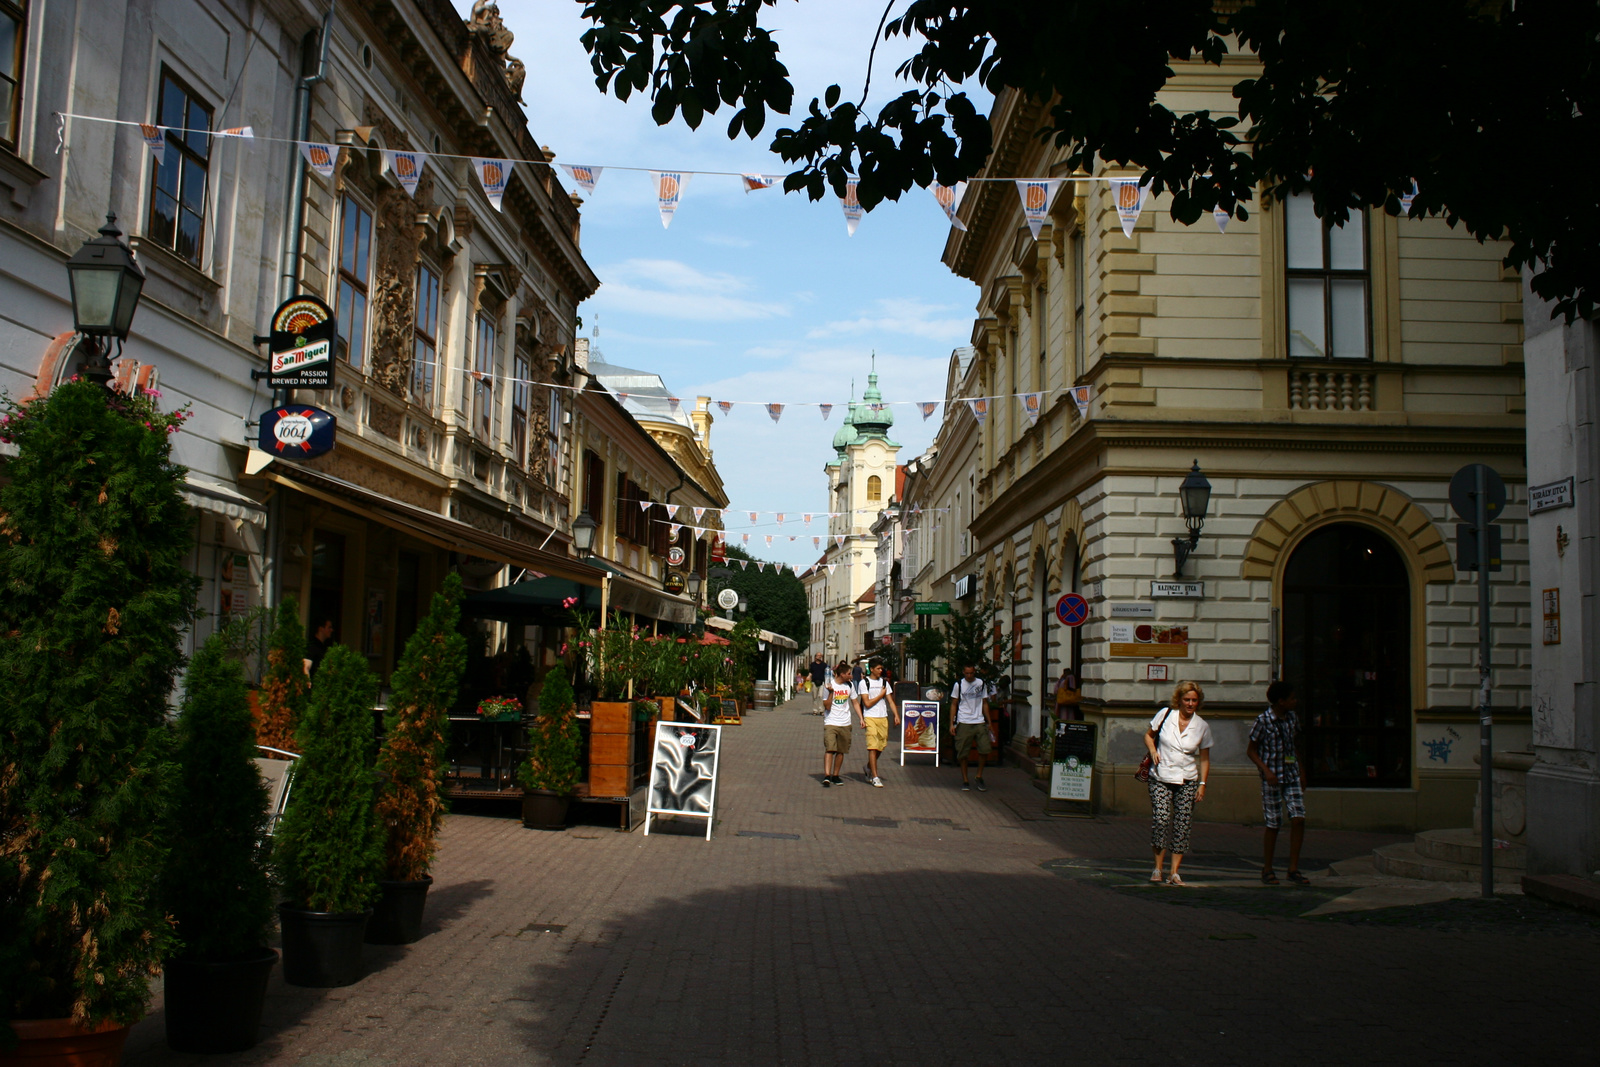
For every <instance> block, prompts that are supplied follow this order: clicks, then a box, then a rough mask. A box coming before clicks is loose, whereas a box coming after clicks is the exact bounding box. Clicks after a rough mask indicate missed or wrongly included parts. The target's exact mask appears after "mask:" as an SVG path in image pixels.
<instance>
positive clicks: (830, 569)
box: [828, 563, 839, 574]
mask: <svg viewBox="0 0 1600 1067" xmlns="http://www.w3.org/2000/svg"><path fill="white" fill-rule="evenodd" d="M838 569H839V565H838V564H837V563H830V564H828V573H829V574H832V573H833V572H834V571H836V570H838Z"/></svg>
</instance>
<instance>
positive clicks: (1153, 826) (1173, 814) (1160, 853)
mask: <svg viewBox="0 0 1600 1067" xmlns="http://www.w3.org/2000/svg"><path fill="white" fill-rule="evenodd" d="M1204 699H1205V693H1204V692H1202V691H1201V689H1200V686H1199V684H1198V683H1195V682H1179V683H1178V687H1177V688H1176V689H1174V690H1173V691H1172V703H1171V704H1170V705H1168V706H1167V707H1164V708H1162V709H1161V710H1160V711H1158V712H1156V716H1155V718H1153V719H1151V720H1150V729H1148V730H1146V731H1145V735H1144V747H1145V748H1146V749H1148V750H1149V752H1150V783H1149V784H1150V850H1151V851H1152V852H1153V853H1155V860H1156V864H1155V870H1153V871H1151V872H1150V880H1151V881H1152V882H1160V881H1161V879H1162V874H1161V867H1162V861H1163V860H1164V859H1165V858H1166V855H1167V853H1169V852H1170V853H1172V873H1171V874H1169V875H1167V876H1166V881H1167V884H1168V885H1183V884H1185V883H1184V881H1183V879H1182V878H1180V877H1178V867H1179V865H1181V864H1182V863H1183V854H1184V853H1185V852H1188V851H1189V822H1190V819H1191V818H1192V816H1193V813H1194V806H1195V804H1196V803H1197V802H1199V801H1201V800H1204V799H1205V798H1206V775H1207V774H1208V773H1210V771H1211V727H1209V726H1207V725H1206V721H1205V720H1204V719H1202V718H1201V717H1200V702H1201V701H1203V700H1204Z"/></svg>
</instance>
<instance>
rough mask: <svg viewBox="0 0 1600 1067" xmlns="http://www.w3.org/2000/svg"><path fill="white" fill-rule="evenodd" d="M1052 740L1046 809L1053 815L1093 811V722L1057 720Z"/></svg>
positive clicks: (1084, 813)
mask: <svg viewBox="0 0 1600 1067" xmlns="http://www.w3.org/2000/svg"><path fill="white" fill-rule="evenodd" d="M1054 740H1055V748H1054V750H1053V751H1052V754H1051V762H1050V793H1049V799H1048V800H1046V801H1045V811H1046V812H1047V813H1049V814H1052V815H1092V814H1094V805H1093V798H1094V756H1095V751H1094V749H1095V724H1094V723H1092V722H1057V723H1056V733H1055V739H1054ZM1063 802H1064V803H1063Z"/></svg>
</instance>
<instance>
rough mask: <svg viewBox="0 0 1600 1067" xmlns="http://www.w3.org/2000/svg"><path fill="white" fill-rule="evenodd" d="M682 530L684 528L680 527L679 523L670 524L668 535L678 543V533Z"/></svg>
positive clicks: (668, 525)
mask: <svg viewBox="0 0 1600 1067" xmlns="http://www.w3.org/2000/svg"><path fill="white" fill-rule="evenodd" d="M681 529H683V527H682V526H679V525H678V524H677V523H675V522H670V523H668V524H667V534H668V535H669V536H670V537H671V538H672V539H673V540H674V541H676V540H677V539H678V531H679V530H681Z"/></svg>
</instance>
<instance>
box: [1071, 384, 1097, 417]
mask: <svg viewBox="0 0 1600 1067" xmlns="http://www.w3.org/2000/svg"><path fill="white" fill-rule="evenodd" d="M1093 388H1094V386H1092V385H1075V386H1073V387H1072V402H1073V403H1074V404H1076V405H1078V418H1080V419H1086V418H1088V417H1089V398H1090V396H1091V395H1092V394H1091V390H1093Z"/></svg>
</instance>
